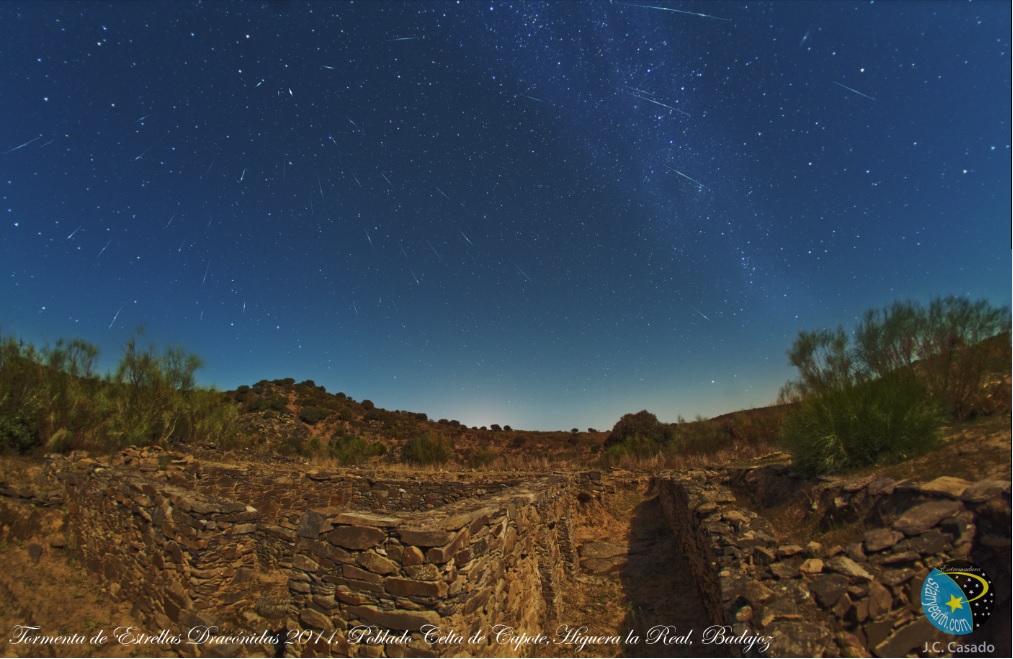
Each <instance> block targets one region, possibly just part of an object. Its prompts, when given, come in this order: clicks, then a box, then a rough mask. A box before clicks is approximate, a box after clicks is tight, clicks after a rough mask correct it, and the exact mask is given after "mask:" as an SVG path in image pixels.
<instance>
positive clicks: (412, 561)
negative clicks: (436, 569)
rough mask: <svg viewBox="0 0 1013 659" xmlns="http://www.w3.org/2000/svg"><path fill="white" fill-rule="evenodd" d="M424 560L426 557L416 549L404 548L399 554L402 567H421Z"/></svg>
mask: <svg viewBox="0 0 1013 659" xmlns="http://www.w3.org/2000/svg"><path fill="white" fill-rule="evenodd" d="M424 560H426V557H425V555H424V554H423V553H422V550H421V549H419V548H418V547H405V549H404V551H403V552H402V553H401V564H402V565H404V566H410V565H421V564H422V562H423V561H424Z"/></svg>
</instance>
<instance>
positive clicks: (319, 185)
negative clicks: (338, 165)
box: [317, 176, 324, 202]
mask: <svg viewBox="0 0 1013 659" xmlns="http://www.w3.org/2000/svg"><path fill="white" fill-rule="evenodd" d="M317 187H318V188H319V189H320V201H321V202H323V201H324V186H322V185H321V184H320V177H319V176H318V177H317Z"/></svg>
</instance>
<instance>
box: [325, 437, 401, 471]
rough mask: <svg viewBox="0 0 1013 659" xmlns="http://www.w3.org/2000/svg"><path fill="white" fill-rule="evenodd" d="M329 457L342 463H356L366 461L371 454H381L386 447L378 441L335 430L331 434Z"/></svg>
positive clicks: (384, 451) (385, 450)
mask: <svg viewBox="0 0 1013 659" xmlns="http://www.w3.org/2000/svg"><path fill="white" fill-rule="evenodd" d="M330 451H331V457H333V458H334V459H335V460H337V462H338V463H339V464H342V465H346V466H347V465H356V464H362V463H363V462H366V461H367V460H369V459H370V458H371V457H373V456H377V455H383V454H384V453H386V452H387V449H386V447H385V446H384V445H383V444H380V443H379V442H366V441H363V439H362V438H361V437H359V436H357V435H352V434H349V433H346V432H345V431H340V430H339V431H337V432H335V433H334V434H333V435H332V436H331V443H330Z"/></svg>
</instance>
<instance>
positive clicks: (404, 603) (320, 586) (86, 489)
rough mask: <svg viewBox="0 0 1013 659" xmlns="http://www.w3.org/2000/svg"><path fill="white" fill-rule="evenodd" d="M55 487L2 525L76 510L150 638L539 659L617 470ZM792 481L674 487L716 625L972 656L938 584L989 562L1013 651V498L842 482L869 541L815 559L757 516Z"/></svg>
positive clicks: (822, 502) (782, 647) (210, 652)
mask: <svg viewBox="0 0 1013 659" xmlns="http://www.w3.org/2000/svg"><path fill="white" fill-rule="evenodd" d="M47 475H48V479H49V480H48V482H49V483H51V484H52V488H51V489H50V490H48V491H45V492H33V491H27V490H20V489H17V488H11V487H6V486H4V485H3V484H2V483H0V517H3V516H7V517H10V516H11V515H12V514H14V515H16V514H17V510H18V509H19V507H25V506H26V505H45V506H50V507H54V506H55V507H61V506H62V507H63V508H65V510H66V512H67V515H66V527H65V530H66V535H67V542H68V546H69V549H70V550H71V551H73V552H76V554H77V555H78V556H79V557H80V559H81V561H82V563H83V564H84V565H85V566H87V569H88V570H90V571H91V572H93V573H95V574H96V575H100V577H101V578H102V580H103V582H104V583H105V585H106V588H107V589H108V593H109V594H110V596H112V597H113V598H115V599H117V600H120V601H127V602H129V603H131V604H132V606H133V612H134V614H135V618H136V619H138V620H139V621H142V622H143V623H144V624H145V625H146V626H148V627H149V628H150V629H151V630H193V629H207V630H213V632H214V634H212V635H211V636H213V642H205V643H202V644H199V645H190V644H186V643H179V642H178V639H177V642H172V640H171V639H170V640H167V641H166V642H165V643H164V644H163V645H162V646H160V647H162V649H163V650H164V651H165V652H166V653H167V654H171V653H176V654H181V655H199V656H244V655H252V656H265V655H266V656H271V655H272V654H275V653H277V652H279V651H280V652H284V653H285V654H286V656H388V657H399V656H501V655H503V654H505V653H508V654H519V655H520V654H533V653H534V651H536V650H537V648H532V647H525V646H523V645H520V644H518V645H516V646H513V645H511V644H509V643H507V644H504V643H503V639H502V638H500V639H498V641H499V642H494V639H493V638H492V637H491V635H490V630H492V629H494V628H497V626H500V627H499V629H504V628H506V629H508V630H509V631H508V632H507V633H508V634H513V635H516V636H518V637H522V636H523V635H529V636H534V635H537V634H540V633H544V632H546V630H553V629H555V628H556V626H557V625H558V624H560V622H562V621H561V613H562V612H563V606H564V598H565V597H566V593H567V588H568V586H569V585H570V584H571V583H572V581H571V580H572V579H573V578H574V576H575V575H576V574H577V573H578V572H579V571H580V570H581V569H582V568H581V565H580V564H578V563H577V562H576V560H575V557H576V556H577V551H576V550H577V548H576V547H575V546H574V542H573V539H572V538H573V529H572V522H571V512H572V511H573V510H575V507H576V506H580V505H582V504H581V502H582V501H587V500H588V498H589V497H600V496H603V495H602V487H601V481H602V475H601V474H599V473H596V472H590V473H584V474H573V473H562V472H558V473H552V474H547V475H540V476H532V475H525V476H517V477H514V478H508V477H504V476H502V475H499V476H494V475H475V474H472V475H456V476H455V475H448V474H439V475H437V474H428V475H426V474H423V475H410V474H409V473H405V475H403V476H397V475H394V476H392V475H389V474H388V475H382V476H381V475H370V474H368V473H366V472H359V471H354V470H350V471H341V472H329V471H318V470H312V469H311V470H306V469H305V467H302V468H295V467H292V466H287V467H283V466H271V465H265V464H257V465H238V466H236V465H233V466H224V465H218V464H208V463H202V462H199V461H197V460H195V459H193V458H192V457H190V456H185V455H179V454H170V453H165V452H163V451H159V450H157V449H127V450H125V451H123V452H121V453H120V454H118V455H116V456H114V458H113V459H112V460H105V461H98V460H95V459H92V458H88V457H83V458H82V457H79V456H71V457H69V458H68V457H58V456H51V457H50V460H49V463H48V466H47ZM437 476H438V478H437ZM791 479H792V475H791V474H790V473H789V472H788V470H787V469H786V468H778V467H773V468H772V467H765V468H756V469H713V470H695V471H691V472H688V473H675V472H671V473H662V474H659V475H658V476H656V477H655V478H654V479H653V480H652V482H651V488H652V491H653V493H654V494H656V495H657V496H658V499H659V501H660V503H661V505H662V507H663V509H664V512H665V517H666V519H667V521H668V525H669V527H670V528H671V530H672V532H673V533H674V534H675V536H676V537H677V538H678V539H679V540H680V542H681V544H682V547H683V550H684V553H685V555H686V557H687V560H688V562H689V566H690V568H689V569H690V570H691V571H692V573H693V575H694V578H695V581H696V584H697V588H698V590H699V597H700V599H701V601H702V602H703V606H704V608H705V609H706V613H707V618H708V619H709V620H711V621H712V622H713V623H714V624H717V625H728V628H729V629H730V633H732V632H733V633H734V634H735V635H740V634H742V635H746V636H764V637H771V638H772V640H771V643H770V647H769V649H768V650H767V651H766V655H767V656H810V655H811V656H869V655H876V656H900V655H904V654H907V653H909V652H916V651H917V650H918V649H920V648H921V647H922V644H923V643H925V642H931V641H933V640H938V641H941V642H943V643H944V644H945V643H947V642H950V641H951V640H952V639H951V638H947V637H945V636H943V635H942V634H941V633H939V632H936V631H935V630H934V629H933V628H932V627H931V625H930V624H929V623H928V621H927V619H926V618H925V617H924V615H922V614H921V610H920V604H919V598H918V592H919V589H920V587H921V582H922V581H923V580H924V578H925V575H926V574H927V572H928V569H929V568H931V567H935V566H937V565H939V564H941V563H942V562H943V561H945V560H948V559H951V558H969V559H970V560H972V561H974V562H976V563H978V564H979V565H982V566H983V567H985V569H986V571H988V572H989V573H990V574H991V575H992V578H993V581H994V583H995V587H996V589H997V593H998V594H999V599H998V600H997V605H996V611H995V613H994V614H993V618H994V621H993V623H992V625H991V627H989V628H988V629H985V630H984V633H985V635H984V636H981V638H985V640H986V641H988V642H992V643H996V644H998V646H999V648H1000V650H999V652H1001V649H1002V648H1006V649H1008V648H1009V619H1010V612H1009V595H1010V580H1009V565H1010V483H1008V482H1002V481H981V482H978V483H966V482H964V481H959V480H958V479H938V480H937V481H933V482H932V483H925V484H918V483H912V482H908V481H904V482H894V481H892V480H889V479H882V478H881V479H873V478H867V479H863V480H859V481H848V480H842V479H837V480H834V479H825V481H824V482H822V483H821V484H820V485H819V487H817V488H816V489H815V490H813V491H811V492H809V493H808V496H810V498H811V508H812V511H811V512H812V514H813V515H815V516H817V517H820V518H822V520H823V522H824V525H826V524H833V523H843V522H849V523H858V524H859V525H860V526H861V528H862V529H864V535H863V536H862V537H859V538H854V539H853V541H852V542H849V543H846V544H844V545H840V546H821V545H819V544H818V543H809V544H808V545H807V546H804V547H803V546H800V545H795V544H785V543H783V542H779V541H778V539H777V535H776V533H775V531H774V529H772V528H771V526H770V524H769V523H768V522H767V521H766V520H764V518H762V517H760V516H759V515H757V514H756V512H753V511H752V510H750V508H751V507H752V508H755V507H758V506H759V507H763V506H764V505H769V504H770V503H771V502H770V501H768V500H765V498H766V499H769V498H770V497H775V498H776V497H777V496H782V497H783V496H784V492H783V490H784V483H785V482H788V481H791ZM789 490H790V488H789ZM778 492H780V494H778ZM797 494H798V492H795V495H797ZM750 499H751V501H749V500H750ZM645 578H650V577H649V575H645ZM676 596H678V594H673V597H676ZM268 632H269V633H270V634H268ZM153 633H157V632H153ZM481 634H484V638H480V637H478V636H477V635H481ZM979 636H980V635H979ZM184 640H185V639H184ZM205 640H207V639H205ZM275 641H278V643H275ZM728 653H729V654H730V655H734V654H735V648H734V647H729V648H728Z"/></svg>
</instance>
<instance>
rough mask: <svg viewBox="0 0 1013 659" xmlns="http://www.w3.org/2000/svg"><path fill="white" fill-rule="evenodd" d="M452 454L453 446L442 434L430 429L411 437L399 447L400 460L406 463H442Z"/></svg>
mask: <svg viewBox="0 0 1013 659" xmlns="http://www.w3.org/2000/svg"><path fill="white" fill-rule="evenodd" d="M453 456H454V446H453V445H452V444H451V443H450V440H449V439H447V438H446V437H445V436H444V435H442V434H440V433H438V432H434V431H430V432H427V433H425V434H424V435H419V436H417V437H413V438H412V439H409V440H408V441H407V442H405V445H404V446H403V447H402V448H401V460H402V461H403V462H407V463H408V464H417V465H428V464H442V463H444V462H447V461H449V460H450V459H451V458H452V457H453Z"/></svg>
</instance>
